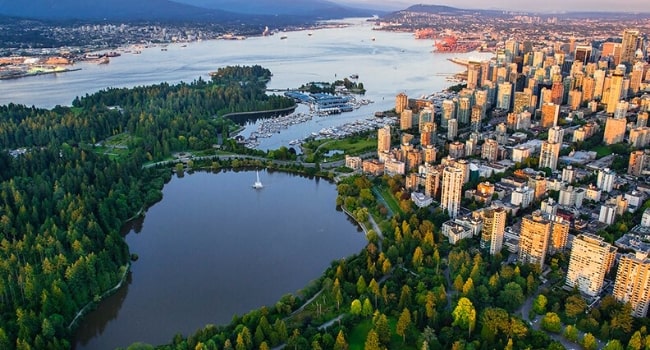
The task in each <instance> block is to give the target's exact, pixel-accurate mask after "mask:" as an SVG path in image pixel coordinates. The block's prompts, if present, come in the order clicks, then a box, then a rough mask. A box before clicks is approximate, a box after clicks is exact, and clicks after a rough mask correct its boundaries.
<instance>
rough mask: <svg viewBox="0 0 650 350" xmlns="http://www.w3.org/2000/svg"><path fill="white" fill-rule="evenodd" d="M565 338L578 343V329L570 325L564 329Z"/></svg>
mask: <svg viewBox="0 0 650 350" xmlns="http://www.w3.org/2000/svg"><path fill="white" fill-rule="evenodd" d="M564 337H565V338H567V339H568V340H570V341H572V342H574V343H575V342H577V341H578V329H577V328H576V327H574V326H573V325H568V326H566V328H565V329H564Z"/></svg>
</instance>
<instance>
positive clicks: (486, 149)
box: [481, 139, 499, 162]
mask: <svg viewBox="0 0 650 350" xmlns="http://www.w3.org/2000/svg"><path fill="white" fill-rule="evenodd" d="M498 156H499V143H497V141H496V140H494V139H487V140H485V143H483V146H482V147H481V158H483V159H486V160H488V161H490V162H496V161H497V159H498Z"/></svg>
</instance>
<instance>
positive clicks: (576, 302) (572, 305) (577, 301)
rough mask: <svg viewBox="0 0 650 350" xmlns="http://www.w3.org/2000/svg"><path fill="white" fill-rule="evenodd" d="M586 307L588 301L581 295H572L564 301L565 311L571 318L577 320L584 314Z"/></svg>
mask: <svg viewBox="0 0 650 350" xmlns="http://www.w3.org/2000/svg"><path fill="white" fill-rule="evenodd" d="M586 308H587V302H585V300H584V299H583V298H582V297H581V296H580V295H571V296H570V297H568V298H566V301H565V302H564V312H565V313H566V316H567V317H568V318H570V319H574V320H575V318H576V317H577V316H578V315H582V314H584V312H585V309H586Z"/></svg>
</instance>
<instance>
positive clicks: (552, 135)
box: [548, 126, 564, 144]
mask: <svg viewBox="0 0 650 350" xmlns="http://www.w3.org/2000/svg"><path fill="white" fill-rule="evenodd" d="M563 140H564V129H562V128H561V127H559V126H554V127H552V128H550V129H548V142H555V143H560V144H561V143H562V141H563Z"/></svg>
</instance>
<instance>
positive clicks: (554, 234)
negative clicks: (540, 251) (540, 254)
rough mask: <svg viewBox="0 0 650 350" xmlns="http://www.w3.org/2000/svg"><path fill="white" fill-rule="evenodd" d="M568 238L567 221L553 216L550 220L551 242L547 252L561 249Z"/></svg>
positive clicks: (552, 252) (553, 252)
mask: <svg viewBox="0 0 650 350" xmlns="http://www.w3.org/2000/svg"><path fill="white" fill-rule="evenodd" d="M568 240H569V222H568V221H565V220H564V219H562V218H561V217H558V216H556V217H554V218H553V220H552V221H551V244H550V245H549V254H555V253H556V252H560V251H563V250H564V249H565V248H566V245H567V241H568Z"/></svg>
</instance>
